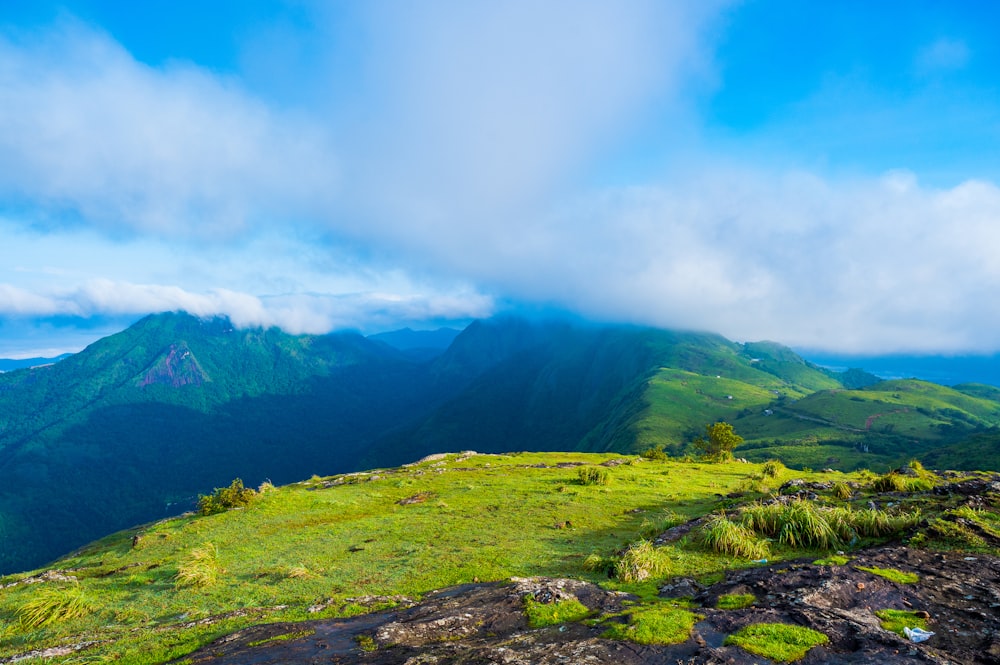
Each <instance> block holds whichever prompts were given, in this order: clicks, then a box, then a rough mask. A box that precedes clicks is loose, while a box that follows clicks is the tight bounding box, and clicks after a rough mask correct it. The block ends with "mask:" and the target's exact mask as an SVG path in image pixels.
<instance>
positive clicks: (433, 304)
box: [0, 279, 495, 334]
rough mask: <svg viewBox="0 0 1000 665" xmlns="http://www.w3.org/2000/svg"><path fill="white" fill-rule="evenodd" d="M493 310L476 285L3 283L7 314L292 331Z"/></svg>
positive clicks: (381, 326)
mask: <svg viewBox="0 0 1000 665" xmlns="http://www.w3.org/2000/svg"><path fill="white" fill-rule="evenodd" d="M494 309H495V305H494V302H493V299H492V298H490V297H489V296H487V295H484V294H481V293H478V292H476V291H474V290H471V289H457V290H454V291H452V292H446V291H429V292H421V291H419V290H413V291H411V292H409V293H402V294H401V293H385V292H360V293H352V294H322V293H309V294H303V293H299V294H288V295H273V296H267V297H259V296H255V295H251V294H247V293H240V292H237V291H231V290H228V289H213V290H210V291H207V292H191V291H187V290H185V289H182V288H180V287H177V286H165V285H160V284H132V283H129V282H120V281H112V280H108V279H92V280H88V281H87V282H86V283H84V284H83V285H81V286H79V287H78V288H74V289H72V290H65V291H58V290H53V291H51V292H49V293H44V294H39V293H37V292H29V291H25V290H24V289H19V288H17V287H15V286H12V285H10V284H0V319H2V318H27V317H52V316H65V317H78V318H90V317H105V318H107V317H111V318H115V317H117V318H120V317H122V316H129V315H131V316H142V315H144V314H148V313H151V312H168V311H179V310H182V311H186V312H190V313H191V314H194V315H195V316H204V317H209V316H216V315H225V316H228V317H229V318H230V319H232V321H233V323H234V324H235V325H236V326H238V327H257V326H263V327H270V326H278V327H280V328H282V329H283V330H285V331H287V332H289V333H293V334H299V333H302V334H307V333H311V334H322V333H326V332H330V331H331V330H337V329H344V328H351V329H359V330H363V331H365V332H378V331H381V330H385V329H387V328H390V327H395V326H401V325H405V324H407V323H411V324H419V323H420V322H424V321H432V320H437V321H462V320H470V319H474V318H482V317H486V316H489V315H491V314H492V313H493V311H494Z"/></svg>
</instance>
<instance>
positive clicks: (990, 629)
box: [178, 547, 1000, 665]
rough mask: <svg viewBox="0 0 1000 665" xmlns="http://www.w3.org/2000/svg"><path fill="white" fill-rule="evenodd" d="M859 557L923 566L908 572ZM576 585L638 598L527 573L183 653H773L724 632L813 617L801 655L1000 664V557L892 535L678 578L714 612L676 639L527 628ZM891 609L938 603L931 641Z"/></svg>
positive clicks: (327, 656) (443, 659)
mask: <svg viewBox="0 0 1000 665" xmlns="http://www.w3.org/2000/svg"><path fill="white" fill-rule="evenodd" d="M861 567H870V568H882V569H888V568H891V569H896V570H899V571H903V572H908V573H915V574H916V575H917V576H918V577H919V579H918V581H916V582H915V583H911V584H901V583H898V582H894V581H890V580H889V579H886V578H884V577H882V576H879V575H876V574H873V573H871V572H867V571H863V570H860V569H859V568H861ZM528 594H531V595H532V596H533V597H534V598H535V599H536V600H537V601H540V602H552V601H558V600H564V599H567V598H572V597H575V598H577V599H578V600H579V601H580V602H582V603H583V604H584V605H586V606H587V607H588V608H590V609H591V610H593V611H594V615H595V616H600V615H608V614H614V613H617V612H621V611H622V609H624V608H627V601H628V600H629V597H628V596H626V595H624V594H619V593H614V592H609V591H605V590H603V589H601V588H599V587H597V586H595V585H593V584H589V583H586V582H579V581H573V580H553V579H515V580H512V581H511V582H509V583H507V584H477V585H465V586H461V587H456V588H452V589H447V590H443V591H439V592H436V593H432V594H430V595H428V596H427V597H426V598H425V599H424V600H423V601H422V602H420V603H418V604H413V605H410V606H407V607H403V608H402V609H400V608H397V609H394V610H391V611H383V612H377V613H373V614H367V615H362V616H358V617H354V618H350V619H330V620H320V621H312V622H307V623H294V624H287V623H286V624H270V625H261V626H255V627H253V628H250V629H247V630H243V631H240V632H238V633H235V634H233V635H230V636H228V637H225V638H223V639H220V640H218V641H217V642H215V643H213V644H211V645H209V646H208V647H205V648H204V649H201V650H199V651H197V652H195V653H194V654H191V655H190V656H188V657H187V658H186V659H183V660H182V661H178V662H183V663H190V664H192V665H194V664H197V663H213V664H214V665H222V664H229V665H251V664H252V665H265V664H278V663H284V664H296V663H302V664H305V663H374V664H386V665H388V664H400V665H421V664H431V663H435V664H444V663H467V664H479V663H483V664H485V663H506V664H511V665H514V664H522V663H523V664H529V663H530V664H546V663H553V664H554V663H574V664H578V663H611V662H613V663H620V664H622V665H632V664H636V665H638V664H641V663H650V664H652V663H734V664H743V663H746V664H750V663H766V662H769V661H767V660H766V659H762V658H761V657H759V656H754V655H752V654H750V653H748V652H746V651H743V650H742V649H740V648H739V647H735V646H725V645H724V644H723V641H724V640H725V638H726V636H728V635H730V634H732V633H734V632H736V631H737V630H739V629H740V628H742V627H744V626H746V625H748V624H751V623H761V622H772V623H773V622H780V623H790V624H797V625H802V626H808V627H810V628H813V629H815V630H818V631H820V632H822V633H823V634H825V635H826V636H827V637H828V638H829V640H830V641H829V643H828V644H826V645H823V646H818V647H814V648H813V649H812V650H810V651H809V653H808V654H807V655H806V656H805V658H803V659H802V660H801V661H800V662H803V663H887V662H891V663H1000V559H997V558H994V557H989V556H981V555H976V556H970V555H962V554H957V553H938V552H929V551H923V550H916V549H910V548H906V547H883V548H877V549H871V550H865V551H862V552H859V553H854V556H853V558H852V559H851V560H850V561H849V562H848V563H847V564H846V565H816V564H814V563H812V562H811V560H808V561H807V560H800V561H791V562H789V561H786V562H782V563H779V564H774V565H769V566H760V567H756V568H751V569H746V570H740V571H732V572H729V573H728V574H727V576H726V579H725V580H723V581H721V582H718V583H716V584H713V585H711V586H702V585H699V584H698V583H697V582H696V581H694V580H685V579H681V580H676V579H675V580H673V581H672V582H671V583H670V584H668V585H666V586H664V587H663V588H662V589H661V595H663V596H665V597H691V598H692V599H693V601H694V604H695V605H697V606H699V609H697V610H696V611H697V612H698V613H699V614H701V615H703V616H704V619H702V620H700V621H699V622H698V623H697V624H696V625H695V627H694V630H693V631H692V633H691V637H690V638H689V639H688V640H687V641H685V642H683V643H681V644H676V645H669V646H660V645H649V646H644V645H638V644H633V643H630V642H622V641H615V640H610V639H605V638H603V637H602V633H604V631H605V630H606V625H599V624H594V625H589V624H588V623H587V622H576V623H568V624H562V625H555V626H549V627H545V628H538V629H532V628H529V626H528V622H527V618H526V616H525V614H524V607H525V604H524V598H525V596H526V595H528ZM724 594H753V595H754V596H755V598H756V599H757V600H756V602H755V603H754V604H753V605H752V606H751V607H747V608H744V609H737V610H721V609H714V608H715V605H716V601H717V599H718V598H719V596H722V595H724ZM880 609H898V610H912V611H917V612H926V613H927V616H929V621H928V628H929V630H931V631H933V632H934V633H935V635H934V636H933V637H931V638H930V639H929V640H928V641H926V642H922V643H919V644H914V643H911V642H909V641H908V640H906V639H905V638H903V637H900V636H898V635H897V634H895V633H892V632H889V631H887V630H884V629H883V628H882V627H881V626H880V622H879V619H878V618H877V617H876V616H875V614H874V612H875V611H876V610H880Z"/></svg>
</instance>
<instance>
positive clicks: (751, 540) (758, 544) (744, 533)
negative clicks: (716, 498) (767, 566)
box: [701, 515, 769, 559]
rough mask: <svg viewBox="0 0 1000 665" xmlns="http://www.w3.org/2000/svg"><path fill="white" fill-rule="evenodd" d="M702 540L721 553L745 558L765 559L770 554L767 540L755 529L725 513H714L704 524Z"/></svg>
mask: <svg viewBox="0 0 1000 665" xmlns="http://www.w3.org/2000/svg"><path fill="white" fill-rule="evenodd" d="M701 539H702V542H703V543H704V544H705V545H706V546H707V547H709V548H710V549H711V550H713V551H715V552H718V553H720V554H728V555H729V556H737V557H742V558H744V559H763V558H765V557H767V556H768V554H769V552H768V546H767V542H766V541H764V540H763V539H761V538H759V537H757V534H756V533H754V531H753V530H752V529H750V528H748V527H746V526H744V525H742V524H737V523H736V522H733V521H731V520H730V519H729V518H728V517H726V516H725V515H713V516H712V517H710V518H709V519H708V521H707V522H705V524H704V525H703V526H702V529H701Z"/></svg>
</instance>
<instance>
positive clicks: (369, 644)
mask: <svg viewBox="0 0 1000 665" xmlns="http://www.w3.org/2000/svg"><path fill="white" fill-rule="evenodd" d="M354 641H355V642H357V643H358V647H359V648H360V649H361V650H362V651H364V652H365V653H371V652H372V651H377V650H378V645H377V644H375V640H374V639H373V638H372V636H371V635H358V636H357V637H355V638H354Z"/></svg>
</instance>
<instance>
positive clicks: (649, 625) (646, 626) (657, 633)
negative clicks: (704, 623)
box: [602, 603, 702, 644]
mask: <svg viewBox="0 0 1000 665" xmlns="http://www.w3.org/2000/svg"><path fill="white" fill-rule="evenodd" d="M626 617H627V619H628V623H624V624H622V623H612V624H610V625H609V627H608V629H607V630H606V631H605V632H604V634H603V635H602V637H604V638H606V639H609V640H624V641H628V642H635V643H636V644H679V643H681V642H684V641H685V640H687V639H688V638H689V637H690V636H691V629H692V628H693V627H694V624H696V623H697V622H698V621H700V620H701V619H702V617H701V615H698V614H695V613H694V612H689V611H688V610H685V609H681V608H678V607H674V606H672V605H669V604H666V603H661V604H655V605H647V606H643V607H640V608H637V609H634V610H631V611H629V612H627V613H626Z"/></svg>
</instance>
